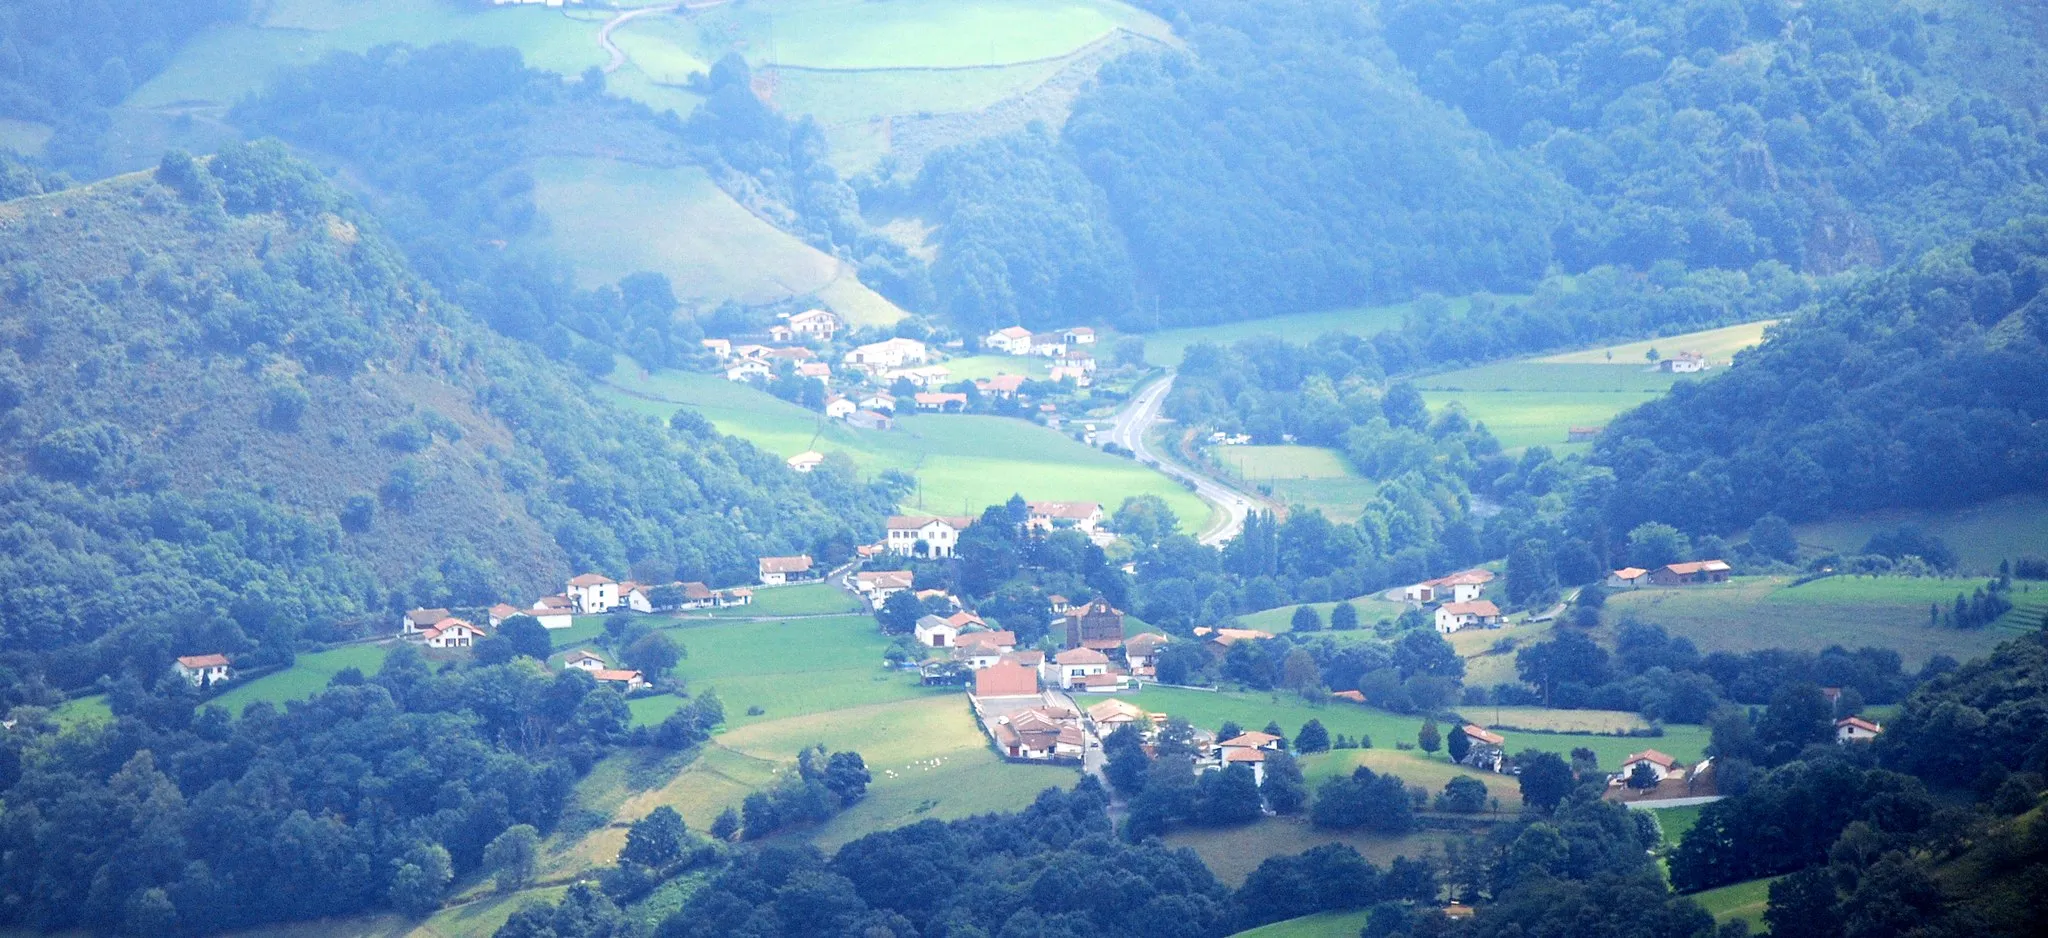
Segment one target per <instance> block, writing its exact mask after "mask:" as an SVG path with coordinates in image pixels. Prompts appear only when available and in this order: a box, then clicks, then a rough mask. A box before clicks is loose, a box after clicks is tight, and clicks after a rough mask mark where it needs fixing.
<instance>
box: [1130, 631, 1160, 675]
mask: <svg viewBox="0 0 2048 938" xmlns="http://www.w3.org/2000/svg"><path fill="white" fill-rule="evenodd" d="M1171 641H1172V639H1170V638H1168V637H1166V636H1164V635H1161V634H1159V633H1157V632H1145V633H1143V634H1140V635H1134V636H1131V637H1130V638H1129V639H1127V640H1126V641H1125V642H1124V663H1125V664H1128V665H1130V666H1131V673H1132V674H1134V675H1136V676H1138V677H1150V676H1152V675H1153V674H1154V673H1155V672H1156V670H1157V667H1158V663H1159V650H1160V649H1162V648H1165V647H1166V645H1167V643H1169V642H1171Z"/></svg>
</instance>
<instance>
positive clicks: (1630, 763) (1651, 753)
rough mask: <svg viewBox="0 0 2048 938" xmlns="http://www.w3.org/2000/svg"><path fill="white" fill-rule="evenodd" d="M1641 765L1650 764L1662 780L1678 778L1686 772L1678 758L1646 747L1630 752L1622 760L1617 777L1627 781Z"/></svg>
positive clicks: (1658, 779) (1659, 779)
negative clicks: (1639, 750) (1640, 750)
mask: <svg viewBox="0 0 2048 938" xmlns="http://www.w3.org/2000/svg"><path fill="white" fill-rule="evenodd" d="M1639 765H1646V766H1649V767H1650V771H1651V772H1654V773H1656V775H1657V781H1660V782H1661V781H1663V780H1665V779H1667V778H1677V777H1681V776H1683V775H1684V774H1685V766H1683V765H1680V764H1679V763H1678V760H1677V759H1673V758H1671V757H1670V756H1667V755H1665V754H1663V753H1661V752H1658V751H1657V750H1655V749H1645V750H1643V751H1642V752H1635V753H1630V754H1629V757H1628V758H1626V759H1623V760H1621V771H1620V773H1619V774H1618V775H1617V776H1616V777H1618V778H1620V779H1621V780H1622V781H1623V782H1627V780H1628V777H1629V775H1631V774H1632V773H1634V772H1635V770H1636V766H1639Z"/></svg>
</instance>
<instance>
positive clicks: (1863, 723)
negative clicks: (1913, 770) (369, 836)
mask: <svg viewBox="0 0 2048 938" xmlns="http://www.w3.org/2000/svg"><path fill="white" fill-rule="evenodd" d="M178 660H180V661H183V660H184V659H182V658H180V659H178ZM1835 726H1836V727H1843V726H1853V727H1855V728H1857V729H1859V730H1862V731H1864V732H1866V733H1882V732H1884V727H1882V726H1879V725H1877V724H1875V723H1872V722H1870V721H1869V720H1866V719H1864V718H1862V717H1843V718H1841V719H1839V720H1836V721H1835Z"/></svg>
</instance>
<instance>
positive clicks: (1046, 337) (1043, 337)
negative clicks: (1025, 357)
mask: <svg viewBox="0 0 2048 938" xmlns="http://www.w3.org/2000/svg"><path fill="white" fill-rule="evenodd" d="M1066 350H1067V340H1066V339H1065V338H1063V337H1062V336H1061V335H1060V334H1059V333H1057V332H1040V333H1038V334H1036V335H1033V336H1032V337H1031V354H1033V355H1036V356H1038V357H1040V358H1051V357H1053V356H1055V355H1058V354H1060V353H1061V352H1064V351H1066Z"/></svg>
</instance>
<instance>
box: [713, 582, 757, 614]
mask: <svg viewBox="0 0 2048 938" xmlns="http://www.w3.org/2000/svg"><path fill="white" fill-rule="evenodd" d="M715 602H717V604H718V608H720V609H724V608H725V607H727V606H751V605H753V604H754V591H753V590H750V589H748V588H746V587H744V586H735V587H733V588H732V589H729V590H719V591H718V598H717V599H716V600H715Z"/></svg>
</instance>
